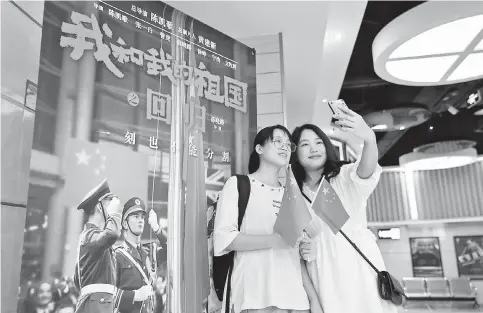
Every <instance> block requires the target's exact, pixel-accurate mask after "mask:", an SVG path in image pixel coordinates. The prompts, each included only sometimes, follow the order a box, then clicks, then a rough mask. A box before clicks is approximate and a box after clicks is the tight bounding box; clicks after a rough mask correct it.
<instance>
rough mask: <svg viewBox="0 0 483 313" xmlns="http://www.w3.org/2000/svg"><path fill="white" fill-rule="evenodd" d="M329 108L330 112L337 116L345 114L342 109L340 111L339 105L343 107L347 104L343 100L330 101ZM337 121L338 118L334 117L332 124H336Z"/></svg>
mask: <svg viewBox="0 0 483 313" xmlns="http://www.w3.org/2000/svg"><path fill="white" fill-rule="evenodd" d="M328 104H329V108H330V110H331V111H332V115H336V114H344V113H343V112H342V111H341V110H340V109H339V105H342V106H347V104H346V103H345V101H344V100H342V99H339V100H334V101H329V103H328ZM336 121H337V119H336V118H334V117H332V121H331V122H332V123H335V122H336Z"/></svg>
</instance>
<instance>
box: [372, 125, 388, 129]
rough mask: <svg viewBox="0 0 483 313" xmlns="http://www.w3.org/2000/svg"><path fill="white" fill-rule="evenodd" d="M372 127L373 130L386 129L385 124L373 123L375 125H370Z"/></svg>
mask: <svg viewBox="0 0 483 313" xmlns="http://www.w3.org/2000/svg"><path fill="white" fill-rule="evenodd" d="M372 129H374V130H383V129H387V125H375V126H372Z"/></svg>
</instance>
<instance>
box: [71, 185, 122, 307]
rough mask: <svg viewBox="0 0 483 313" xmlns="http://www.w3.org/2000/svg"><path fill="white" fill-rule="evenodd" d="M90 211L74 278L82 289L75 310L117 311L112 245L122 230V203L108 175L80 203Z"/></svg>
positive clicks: (86, 210)
mask: <svg viewBox="0 0 483 313" xmlns="http://www.w3.org/2000/svg"><path fill="white" fill-rule="evenodd" d="M77 209H78V210H84V212H85V213H86V214H87V215H88V221H87V223H86V224H85V226H84V230H83V231H82V233H81V235H80V241H79V245H78V248H77V249H78V250H77V252H78V259H77V264H76V266H75V274H74V282H75V285H76V287H77V289H78V290H79V291H80V298H79V302H78V303H77V307H76V313H84V312H85V313H98V312H99V313H105V312H113V311H114V305H113V304H114V302H115V298H116V297H117V296H119V290H118V289H117V288H116V287H115V284H116V280H115V279H116V277H115V265H116V264H115V260H114V250H113V249H112V245H113V244H114V243H115V242H116V241H117V239H118V238H119V236H120V234H121V206H120V203H119V199H118V198H117V197H116V196H115V195H114V194H112V193H111V190H110V189H109V185H108V183H107V179H105V180H104V181H103V182H102V183H101V184H99V185H98V186H96V187H95V188H94V189H92V190H91V191H90V192H89V193H88V194H87V196H86V197H85V198H84V200H83V201H82V203H81V204H80V205H79V206H78V207H77Z"/></svg>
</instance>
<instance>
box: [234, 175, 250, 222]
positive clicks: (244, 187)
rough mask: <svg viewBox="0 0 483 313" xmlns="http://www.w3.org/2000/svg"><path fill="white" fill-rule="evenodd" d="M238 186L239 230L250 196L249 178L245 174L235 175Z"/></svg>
mask: <svg viewBox="0 0 483 313" xmlns="http://www.w3.org/2000/svg"><path fill="white" fill-rule="evenodd" d="M236 179H237V187H238V230H240V228H241V225H242V223H243V218H244V217H245V211H246V210H247V205H248V199H249V198H250V179H249V178H248V176H247V175H236Z"/></svg>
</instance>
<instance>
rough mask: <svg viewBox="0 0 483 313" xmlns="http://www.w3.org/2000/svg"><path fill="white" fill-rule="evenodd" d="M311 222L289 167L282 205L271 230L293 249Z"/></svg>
mask: <svg viewBox="0 0 483 313" xmlns="http://www.w3.org/2000/svg"><path fill="white" fill-rule="evenodd" d="M311 220H312V216H311V215H310V212H309V209H308V208H307V205H306V204H305V200H304V198H303V196H302V193H301V192H300V189H299V186H298V185H297V181H296V180H295V177H294V174H293V172H292V168H291V167H289V169H288V172H287V180H286V183H285V192H284V193H283V198H282V204H281V206H280V210H279V212H278V216H277V220H276V221H275V225H274V227H273V229H274V231H275V232H276V233H278V234H279V235H280V236H281V237H282V238H283V239H284V240H285V242H286V243H287V244H288V245H289V246H291V247H294V246H295V244H296V243H297V239H298V238H299V237H300V235H301V234H302V232H303V230H304V229H305V227H306V226H307V225H308V224H309V223H310V221H311Z"/></svg>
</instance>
